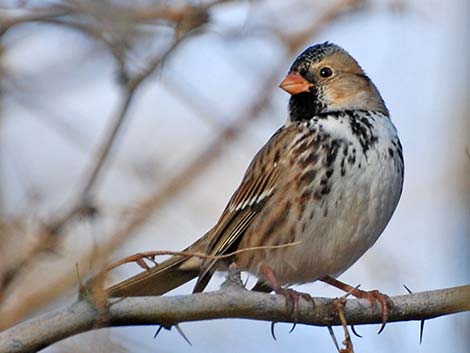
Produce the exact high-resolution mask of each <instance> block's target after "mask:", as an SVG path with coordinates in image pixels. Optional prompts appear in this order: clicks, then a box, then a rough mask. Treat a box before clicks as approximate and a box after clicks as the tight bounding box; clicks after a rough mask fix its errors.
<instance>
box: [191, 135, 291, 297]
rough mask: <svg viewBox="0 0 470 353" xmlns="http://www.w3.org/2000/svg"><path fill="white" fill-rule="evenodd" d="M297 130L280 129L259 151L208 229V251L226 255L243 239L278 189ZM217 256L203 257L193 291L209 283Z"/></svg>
mask: <svg viewBox="0 0 470 353" xmlns="http://www.w3.org/2000/svg"><path fill="white" fill-rule="evenodd" d="M297 132H298V130H297V129H295V128H293V127H283V128H281V129H279V130H278V131H277V132H276V133H275V134H274V135H273V136H272V137H271V139H270V140H269V141H268V142H267V143H266V145H265V146H264V147H263V148H262V149H261V150H260V151H259V152H258V153H257V154H256V156H255V158H254V159H253V161H252V162H251V164H250V166H249V167H248V170H247V172H246V173H245V176H244V177H243V180H242V182H241V184H240V186H239V187H238V189H237V190H236V191H235V193H234V194H233V196H232V197H231V199H230V201H229V203H228V205H227V207H226V208H225V210H224V212H223V213H222V215H221V217H220V219H219V221H218V222H217V224H216V226H215V227H214V228H213V229H212V230H211V231H210V232H209V234H208V236H209V237H210V241H209V243H208V248H207V253H208V254H210V255H215V256H217V255H223V254H226V253H227V252H229V250H230V249H232V248H233V247H234V246H236V244H238V242H239V241H240V239H241V237H242V236H243V234H244V233H245V232H246V230H247V229H248V227H249V226H250V225H251V224H252V223H253V221H254V220H255V219H256V216H257V215H258V214H259V213H260V210H261V209H262V208H263V206H264V205H265V204H266V202H268V200H269V199H270V198H271V197H272V195H273V194H274V193H275V192H276V190H277V188H278V186H279V182H280V177H281V174H282V170H283V168H285V163H282V161H286V160H287V159H288V158H286V157H287V156H286V153H288V148H287V147H288V145H289V144H290V142H291V141H292V140H293V135H294V134H296V133H297ZM216 262H217V260H207V261H204V263H203V265H202V266H201V272H200V275H199V279H198V282H197V283H196V286H195V288H194V292H200V291H202V290H203V289H204V287H205V286H206V284H207V283H208V281H209V279H210V277H211V276H212V273H213V271H214V265H215V263H216Z"/></svg>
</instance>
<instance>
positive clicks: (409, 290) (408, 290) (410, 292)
mask: <svg viewBox="0 0 470 353" xmlns="http://www.w3.org/2000/svg"><path fill="white" fill-rule="evenodd" d="M403 287H404V288H405V289H406V291H407V292H408V294H413V291H412V290H411V289H410V288H408V287H407V286H406V284H403Z"/></svg>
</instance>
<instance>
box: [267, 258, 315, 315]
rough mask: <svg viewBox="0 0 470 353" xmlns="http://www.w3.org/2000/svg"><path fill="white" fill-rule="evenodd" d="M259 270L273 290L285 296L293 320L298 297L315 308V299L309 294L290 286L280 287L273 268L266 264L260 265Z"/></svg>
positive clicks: (296, 313) (297, 305)
mask: <svg viewBox="0 0 470 353" xmlns="http://www.w3.org/2000/svg"><path fill="white" fill-rule="evenodd" d="M261 271H262V272H263V274H264V276H265V278H266V280H267V281H268V282H269V284H270V286H271V288H272V289H273V290H274V292H275V293H276V294H279V295H282V296H283V297H284V298H286V303H287V305H289V304H290V305H291V308H292V311H291V313H293V315H294V322H296V321H297V315H298V312H299V299H300V298H303V299H305V300H307V301H309V302H310V303H312V305H313V307H314V308H315V301H314V300H313V298H312V297H311V295H310V294H308V293H304V292H298V291H296V290H293V289H290V288H283V287H281V285H280V283H279V281H278V279H277V277H276V275H275V274H274V271H273V269H272V268H271V267H270V266H268V265H263V266H261Z"/></svg>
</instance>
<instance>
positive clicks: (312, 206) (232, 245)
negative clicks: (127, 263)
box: [107, 42, 404, 306]
mask: <svg viewBox="0 0 470 353" xmlns="http://www.w3.org/2000/svg"><path fill="white" fill-rule="evenodd" d="M280 87H281V88H282V89H284V90H285V91H287V92H288V93H289V94H290V95H291V98H290V101H289V115H288V118H287V121H286V123H285V124H284V126H282V127H281V128H280V129H279V130H278V131H277V132H276V133H275V134H274V135H273V136H272V137H271V138H270V140H269V141H268V142H267V143H266V144H265V145H264V146H263V147H262V148H261V150H260V151H259V152H258V153H257V154H256V156H255V157H254V159H253V161H252V162H251V164H250V165H249V167H248V170H247V171H246V173H245V176H244V177H243V180H242V182H241V184H240V186H239V187H238V189H237V190H236V191H235V193H234V194H233V196H232V197H231V199H230V201H229V203H228V205H227V207H226V208H225V210H224V212H223V213H222V215H221V216H220V218H219V220H218V222H217V224H216V225H215V226H214V227H213V228H212V229H211V230H209V231H208V232H207V233H206V234H205V235H204V236H202V237H201V238H200V239H199V240H197V241H196V242H195V243H194V244H192V245H190V246H189V247H188V248H187V249H185V251H190V252H194V253H202V254H207V255H210V256H211V257H206V258H200V257H190V256H173V257H171V258H170V259H168V260H166V261H164V262H162V263H160V264H158V265H157V266H155V267H153V268H151V269H149V270H146V271H143V272H142V273H140V274H138V275H136V276H134V277H131V278H130V279H127V280H125V281H123V282H121V283H118V284H116V285H114V286H112V287H110V288H109V289H107V293H108V294H109V295H110V296H142V295H160V294H163V293H165V292H167V291H169V290H171V289H173V288H175V287H178V286H179V285H181V284H183V283H185V282H188V281H189V280H191V279H193V278H195V277H198V279H197V282H196V285H195V287H194V292H200V291H202V290H203V289H204V288H205V287H206V285H207V283H208V281H209V280H210V278H211V276H212V274H213V273H214V272H215V271H216V270H220V269H222V270H223V269H226V268H227V266H228V265H229V264H230V263H232V262H235V263H236V264H237V266H238V267H239V268H240V269H241V270H244V271H248V272H250V273H252V274H254V275H255V276H256V277H257V278H258V279H259V282H258V284H257V285H256V286H255V289H259V290H265V291H271V290H274V291H276V292H277V293H281V294H285V295H286V294H289V295H291V296H292V294H293V293H296V292H295V291H290V290H288V289H286V287H287V286H289V285H292V284H300V283H306V282H313V281H316V280H322V281H325V282H327V283H330V284H332V285H334V286H336V287H339V288H341V289H344V290H348V291H349V290H352V289H353V288H352V287H350V286H348V285H346V284H344V283H342V282H340V281H338V280H336V279H335V277H336V276H338V275H339V274H341V273H342V272H344V271H345V270H346V269H348V268H349V267H350V266H351V265H352V264H353V263H354V262H356V261H357V260H358V259H359V258H360V257H361V256H362V255H363V254H364V253H365V252H366V251H367V250H368V249H369V248H370V247H371V246H372V245H373V244H374V243H375V242H376V240H377V239H378V237H379V236H380V234H381V233H382V231H383V230H384V228H385V226H386V225H387V223H388V222H389V220H390V218H391V217H392V214H393V212H394V210H395V207H396V206H397V203H398V200H399V198H400V195H401V191H402V184H403V170H404V164H403V155H402V148H401V144H400V140H399V138H398V135H397V131H396V129H395V127H394V125H393V123H392V121H391V120H390V117H389V113H388V110H387V107H386V106H385V103H384V101H383V99H382V97H381V96H380V94H379V92H378V90H377V88H376V87H375V85H374V84H373V83H372V81H371V80H370V79H369V77H367V76H366V74H365V73H364V71H363V70H362V68H361V67H360V66H359V64H358V63H357V61H356V60H355V59H354V58H352V57H351V55H349V54H348V53H347V52H346V51H345V50H344V49H342V48H340V47H339V46H337V45H335V44H331V43H328V42H326V43H323V44H317V45H314V46H311V47H309V48H307V49H306V50H305V51H304V52H303V53H301V54H300V55H299V56H298V57H297V59H296V60H295V61H294V63H293V65H292V67H291V68H290V71H289V73H288V75H287V77H286V78H285V79H284V80H283V81H282V82H281V84H280ZM243 249H246V250H245V251H244V250H243ZM231 253H233V256H229V257H224V258H216V256H218V255H226V254H231ZM353 295H356V296H358V297H374V298H375V299H377V300H379V301H380V302H381V304H382V306H384V299H383V298H382V297H381V296H380V295H379V294H378V292H377V291H372V292H363V291H360V290H354V292H353ZM297 299H298V298H297ZM369 299H370V298H369Z"/></svg>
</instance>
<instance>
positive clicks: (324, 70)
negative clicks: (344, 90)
mask: <svg viewBox="0 0 470 353" xmlns="http://www.w3.org/2000/svg"><path fill="white" fill-rule="evenodd" d="M331 75H333V70H331V69H330V68H329V67H324V68H322V69H321V70H320V76H321V77H323V78H327V77H330V76H331Z"/></svg>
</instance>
